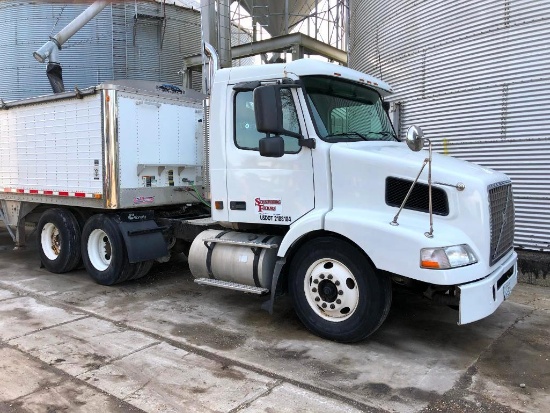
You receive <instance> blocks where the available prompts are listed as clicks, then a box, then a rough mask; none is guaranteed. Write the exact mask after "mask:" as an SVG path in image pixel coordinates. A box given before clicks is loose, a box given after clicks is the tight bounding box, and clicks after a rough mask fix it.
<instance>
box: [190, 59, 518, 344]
mask: <svg viewBox="0 0 550 413" xmlns="http://www.w3.org/2000/svg"><path fill="white" fill-rule="evenodd" d="M391 93H392V89H391V87H390V86H389V85H387V84H386V83H384V82H382V81H380V80H378V79H376V78H373V77H370V76H368V75H365V74H363V73H360V72H357V71H354V70H351V69H349V68H345V67H339V66H335V65H333V64H330V63H324V62H319V61H314V60H299V61H295V62H291V63H288V64H273V65H265V66H261V67H258V66H254V67H241V68H232V69H222V70H219V71H217V72H216V74H215V78H214V82H213V86H212V94H211V97H210V108H209V113H210V119H209V124H210V133H209V136H208V139H209V142H208V145H207V146H208V147H209V148H210V190H211V194H210V199H211V202H212V217H213V219H214V220H216V221H220V222H223V223H225V225H226V226H228V227H230V228H233V229H245V230H246V231H253V230H257V231H260V232H263V233H265V234H267V235H268V236H269V234H277V235H278V236H279V238H278V245H277V248H276V258H273V260H277V262H278V263H279V265H278V266H277V265H275V271H274V272H275V276H274V278H273V279H269V281H272V284H273V285H272V286H268V287H274V286H275V285H276V284H278V283H280V282H281V280H283V281H282V282H283V283H284V284H285V285H284V287H286V288H288V291H289V292H290V293H291V295H292V296H293V300H294V306H295V308H296V311H297V313H298V315H299V317H300V319H301V320H302V321H303V322H304V324H305V325H306V326H307V327H308V328H310V329H311V330H312V331H314V332H316V333H317V334H319V335H321V336H323V337H327V338H330V339H334V340H337V341H357V340H359V339H362V338H364V337H366V336H367V335H368V334H370V333H372V332H373V331H374V330H375V329H376V328H377V327H378V326H379V325H380V324H381V323H382V321H383V319H384V318H385V317H386V315H387V313H388V311H389V305H390V302H391V285H390V283H391V281H393V282H395V283H398V284H404V285H407V286H414V287H415V288H416V289H419V288H420V289H421V290H422V291H423V292H424V295H426V296H427V297H429V298H431V299H433V300H436V301H438V302H440V303H442V304H447V305H450V306H456V307H457V308H458V310H459V311H458V323H459V324H466V323H470V322H473V321H476V320H479V319H481V318H483V317H486V316H488V315H490V314H491V313H493V312H494V311H495V310H496V309H497V307H498V306H499V305H500V304H501V303H502V302H503V301H504V300H505V299H506V298H507V297H508V296H509V294H510V292H511V290H512V288H513V287H514V286H515V285H516V283H517V267H516V260H517V256H516V253H515V252H514V250H513V234H514V206H513V194H512V186H511V182H510V180H509V178H508V177H507V176H506V175H504V174H502V173H500V172H497V171H494V170H490V169H487V168H484V167H482V166H479V165H475V164H472V163H468V162H465V161H462V160H458V159H455V158H452V157H448V156H444V155H440V154H437V153H434V154H433V156H432V154H431V147H430V153H429V154H428V152H427V151H411V150H410V149H409V148H408V147H407V145H406V144H405V142H400V141H399V139H398V137H397V135H396V133H395V131H394V129H393V127H392V124H391V122H390V120H389V117H388V115H387V113H386V111H385V110H384V105H383V99H384V97H385V96H388V95H389V94H391ZM417 131H418V129H415V130H413V132H412V134H413V136H412V137H411V142H413V143H415V144H416V145H417V146H418V144H419V142H420V143H423V140H422V137H421V136H417V135H418V132H417ZM415 133H416V135H415ZM430 145H431V144H430ZM421 146H423V145H421ZM417 149H420V148H417ZM428 157H429V159H428ZM427 163H428V164H429V168H424V167H423V166H425V165H426V164H427ZM421 168H422V169H421ZM419 171H420V172H419ZM397 218H398V219H397ZM200 238H201V237H200V236H199V237H198V241H195V243H198V244H201V243H202V241H201V240H200ZM204 244H205V245H206V244H207V243H206V242H205V243H204ZM203 258H204V254H203V256H201V259H203ZM233 259H235V260H239V259H241V260H245V259H246V258H244V256H243V257H239V255H238V254H235V255H234V257H233ZM193 261H194V257H193V247H192V251H191V255H190V265H191V270H192V271H193V267H194V264H193ZM197 265H198V264H197ZM272 265H273V264H272ZM196 272H198V273H200V271H196ZM279 273H280V274H279ZM256 285H257V283H256ZM270 290H271V293H272V294H274V293H275V288H270Z"/></svg>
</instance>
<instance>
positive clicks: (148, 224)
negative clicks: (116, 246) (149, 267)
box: [118, 220, 168, 264]
mask: <svg viewBox="0 0 550 413" xmlns="http://www.w3.org/2000/svg"><path fill="white" fill-rule="evenodd" d="M118 226H119V228H120V232H121V233H122V237H123V238H124V243H125V244H126V250H127V251H128V261H129V262H130V263H132V264H134V263H136V262H142V261H149V260H154V259H157V258H160V257H165V256H167V255H168V245H167V243H166V240H165V239H164V236H163V235H162V231H163V230H164V229H165V227H159V226H158V225H157V224H156V222H155V221H153V220H149V221H139V222H118Z"/></svg>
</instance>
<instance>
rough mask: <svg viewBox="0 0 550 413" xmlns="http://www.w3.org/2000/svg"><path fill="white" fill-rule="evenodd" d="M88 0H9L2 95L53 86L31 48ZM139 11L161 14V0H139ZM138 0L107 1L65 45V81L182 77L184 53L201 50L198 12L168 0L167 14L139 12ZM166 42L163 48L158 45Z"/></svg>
mask: <svg viewBox="0 0 550 413" xmlns="http://www.w3.org/2000/svg"><path fill="white" fill-rule="evenodd" d="M88 5H89V3H80V4H79V3H77V4H72V3H60V2H48V1H44V2H36V1H21V0H3V1H1V2H0V25H1V27H2V28H3V33H2V37H1V38H0V48H1V49H2V52H3V58H2V64H1V65H0V98H1V99H4V100H13V99H21V98H25V97H31V96H37V95H43V94H49V93H51V88H50V85H49V83H48V80H47V78H46V65H44V64H40V63H38V62H37V61H36V60H34V58H33V57H32V52H33V51H35V50H36V49H38V48H39V47H40V46H41V45H42V44H44V42H46V41H47V40H48V37H49V36H53V35H55V34H56V33H57V32H58V31H59V30H60V29H62V28H63V27H65V26H66V25H67V24H68V23H69V22H70V21H71V20H72V19H74V18H75V17H76V16H77V15H78V14H80V13H81V12H82V11H83V10H84V9H85V8H86V7H87V6H88ZM137 11H138V13H139V14H143V15H149V16H162V15H163V14H162V11H163V9H162V5H161V4H158V3H151V2H143V1H141V2H137ZM135 12H136V2H120V3H113V4H112V5H110V6H107V8H105V9H104V10H103V11H102V12H101V13H100V14H98V15H97V16H96V17H95V18H94V19H93V20H92V21H91V22H89V23H88V24H87V25H86V26H84V27H83V28H82V30H80V31H79V32H78V33H76V34H75V35H74V37H73V38H71V39H70V40H69V41H68V42H67V43H66V44H65V45H64V46H63V50H62V51H61V53H60V60H61V64H62V67H63V78H64V81H65V87H66V89H72V88H73V87H74V86H75V85H78V87H79V88H84V87H87V86H92V85H96V84H98V83H101V82H102V81H105V80H112V79H113V78H115V79H127V78H137V79H146V80H157V81H158V80H162V81H166V82H170V83H175V84H181V83H182V75H181V74H180V73H178V71H179V70H180V69H181V68H182V58H183V57H184V56H187V55H192V54H196V53H199V52H200V14H199V12H198V11H197V10H190V9H187V8H182V7H177V6H173V5H166V25H165V28H164V38H163V40H162V42H161V39H162V31H163V29H162V26H163V24H162V21H161V20H160V19H156V20H155V19H154V18H143V19H138V20H137V21H136V20H135V19H134V16H135ZM161 45H162V48H161V47H160V46H161Z"/></svg>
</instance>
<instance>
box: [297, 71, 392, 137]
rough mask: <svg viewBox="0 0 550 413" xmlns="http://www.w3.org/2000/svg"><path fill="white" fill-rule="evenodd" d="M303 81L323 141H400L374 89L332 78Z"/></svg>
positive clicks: (320, 77)
mask: <svg viewBox="0 0 550 413" xmlns="http://www.w3.org/2000/svg"><path fill="white" fill-rule="evenodd" d="M301 79H302V81H303V84H304V87H305V90H306V94H307V100H308V103H309V106H310V108H311V112H312V116H313V123H314V124H315V127H316V128H317V133H318V134H319V137H320V138H321V139H323V140H325V141H327V142H352V141H362V140H365V141H371V140H377V141H378V140H384V141H396V140H398V139H397V136H396V135H395V132H394V130H393V127H392V124H391V122H390V119H389V118H388V115H387V114H386V112H385V110H384V108H383V107H382V99H381V97H380V95H379V94H378V92H376V91H375V90H373V89H371V88H369V87H367V86H363V85H360V84H358V83H354V82H350V81H346V80H342V79H335V78H334V77H329V76H304V77H302V78H301Z"/></svg>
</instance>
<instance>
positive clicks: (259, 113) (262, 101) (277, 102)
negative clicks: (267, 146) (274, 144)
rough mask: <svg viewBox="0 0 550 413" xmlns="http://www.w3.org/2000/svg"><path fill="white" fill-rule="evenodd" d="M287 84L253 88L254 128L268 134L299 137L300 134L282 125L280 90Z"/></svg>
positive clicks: (287, 87) (285, 87)
mask: <svg viewBox="0 0 550 413" xmlns="http://www.w3.org/2000/svg"><path fill="white" fill-rule="evenodd" d="M282 89H287V90H288V89H289V86H287V85H269V86H260V87H257V88H256V89H254V114H255V117H256V129H258V132H262V133H265V134H269V135H287V136H292V137H294V138H297V139H301V138H302V135H300V134H299V133H296V132H292V131H289V130H286V129H285V128H284V126H283V100H282V98H281V90H282Z"/></svg>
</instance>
